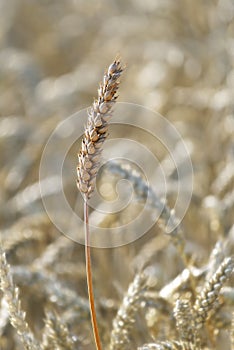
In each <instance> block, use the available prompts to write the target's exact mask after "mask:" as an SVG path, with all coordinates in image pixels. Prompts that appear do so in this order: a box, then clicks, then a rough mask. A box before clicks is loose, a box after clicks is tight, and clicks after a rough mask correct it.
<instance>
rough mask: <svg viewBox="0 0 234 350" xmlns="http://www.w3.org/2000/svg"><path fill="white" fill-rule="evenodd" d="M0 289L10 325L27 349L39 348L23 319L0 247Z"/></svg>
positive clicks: (16, 289)
mask: <svg viewBox="0 0 234 350" xmlns="http://www.w3.org/2000/svg"><path fill="white" fill-rule="evenodd" d="M0 282H1V283H0V289H1V290H2V292H3V296H4V299H5V301H6V303H7V305H8V312H9V318H10V322H11V324H12V326H13V327H14V328H15V329H16V331H17V333H18V335H19V336H20V339H21V341H22V343H23V345H24V348H25V349H27V350H39V349H41V347H40V345H39V344H38V342H37V340H36V339H35V337H34V335H33V333H32V331H31V330H30V328H29V325H28V323H27V322H26V321H25V312H24V311H23V310H22V308H21V302H20V299H19V289H18V288H17V287H15V285H14V283H13V281H12V277H11V274H10V267H9V265H8V264H7V261H6V256H5V253H4V252H3V250H2V249H1V247H0Z"/></svg>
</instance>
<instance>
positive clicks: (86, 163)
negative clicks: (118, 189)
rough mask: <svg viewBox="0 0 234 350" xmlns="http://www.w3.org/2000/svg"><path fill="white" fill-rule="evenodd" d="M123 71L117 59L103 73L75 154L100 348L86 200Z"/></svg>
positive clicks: (95, 331) (94, 324) (93, 317)
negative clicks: (82, 198)
mask: <svg viewBox="0 0 234 350" xmlns="http://www.w3.org/2000/svg"><path fill="white" fill-rule="evenodd" d="M122 71H123V69H122V67H121V63H120V61H119V60H117V59H116V60H115V61H114V62H113V63H112V64H111V65H110V66H109V68H108V70H107V72H106V73H105V74H104V77H103V81H102V83H101V84H100V86H99V89H98V99H97V100H95V101H94V103H93V105H92V106H91V108H90V109H89V110H88V122H87V125H86V127H85V132H84V136H83V140H82V146H81V150H80V153H79V154H78V166H77V177H78V179H77V187H78V189H79V190H80V192H81V193H82V194H83V196H84V222H85V257H86V275H87V287H88V295H89V305H90V314H91V321H92V327H93V334H94V339H95V344H96V348H97V349H98V350H101V340H100V336H99V332H98V324H97V316H96V311H95V304H94V293H93V284H92V265H91V252H90V236H89V210H88V199H89V198H90V196H91V195H92V193H93V192H94V188H95V182H96V176H97V172H98V168H99V166H100V159H101V152H102V147H103V142H104V141H105V139H106V138H107V135H108V124H109V120H110V118H111V115H112V108H113V105H114V103H115V102H116V99H117V97H118V96H117V90H118V87H119V78H120V76H121V73H122Z"/></svg>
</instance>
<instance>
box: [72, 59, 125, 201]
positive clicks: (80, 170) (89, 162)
mask: <svg viewBox="0 0 234 350" xmlns="http://www.w3.org/2000/svg"><path fill="white" fill-rule="evenodd" d="M122 71H123V69H122V67H121V63H120V61H119V60H117V59H116V60H115V61H114V62H113V63H112V64H111V65H110V66H109V68H108V70H107V72H106V73H105V74H104V77H103V81H102V83H101V84H100V86H99V89H98V99H97V100H95V101H94V103H93V105H92V107H91V108H90V109H89V110H88V123H87V126H86V128H85V133H84V137H83V140H82V147H81V150H80V153H79V154H78V166H77V177H78V179H77V186H78V188H79V190H80V191H81V192H82V193H83V194H84V195H85V197H86V198H87V199H88V198H90V196H91V194H92V192H93V191H94V186H95V181H96V175H97V171H98V167H99V163H100V156H101V151H102V145H103V142H104V141H105V139H106V137H107V133H108V122H109V120H110V117H111V114H112V107H113V105H114V103H115V102H116V99H117V97H118V96H117V90H118V86H119V78H120V76H121V73H122Z"/></svg>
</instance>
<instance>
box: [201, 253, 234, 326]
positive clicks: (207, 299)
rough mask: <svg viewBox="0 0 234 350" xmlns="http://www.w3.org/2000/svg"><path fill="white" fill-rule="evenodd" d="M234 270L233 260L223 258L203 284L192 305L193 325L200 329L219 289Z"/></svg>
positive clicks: (216, 298)
mask: <svg viewBox="0 0 234 350" xmlns="http://www.w3.org/2000/svg"><path fill="white" fill-rule="evenodd" d="M233 268H234V259H233V258H232V257H229V258H225V259H224V261H223V262H222V264H221V265H220V266H219V268H218V269H217V271H216V272H215V273H214V275H213V276H212V277H211V279H210V280H209V281H208V282H207V283H206V284H205V286H204V288H203V290H202V291H201V293H200V294H199V295H198V297H197V299H196V301H195V304H194V314H195V325H196V327H197V329H200V328H201V327H202V325H203V323H204V322H205V321H206V319H207V318H208V316H209V312H210V311H211V309H212V308H213V307H214V304H215V302H216V301H217V300H218V296H219V292H220V289H221V288H222V287H223V285H224V283H225V282H226V281H227V280H228V278H229V277H230V275H231V273H232V272H233Z"/></svg>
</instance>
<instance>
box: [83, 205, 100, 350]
mask: <svg viewBox="0 0 234 350" xmlns="http://www.w3.org/2000/svg"><path fill="white" fill-rule="evenodd" d="M84 221H85V260H86V277H87V287H88V296H89V307H90V315H91V321H92V328H93V335H94V340H95V344H96V348H97V350H101V349H102V346H101V340H100V336H99V331H98V323H97V315H96V310H95V303H94V293H93V282H92V266H91V253H90V235H89V207H88V203H87V201H85V202H84Z"/></svg>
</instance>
